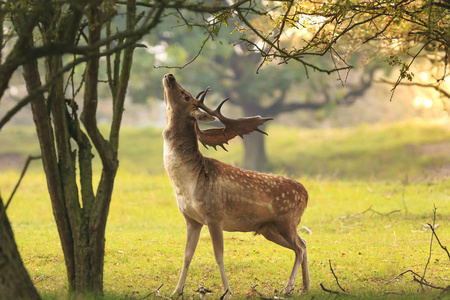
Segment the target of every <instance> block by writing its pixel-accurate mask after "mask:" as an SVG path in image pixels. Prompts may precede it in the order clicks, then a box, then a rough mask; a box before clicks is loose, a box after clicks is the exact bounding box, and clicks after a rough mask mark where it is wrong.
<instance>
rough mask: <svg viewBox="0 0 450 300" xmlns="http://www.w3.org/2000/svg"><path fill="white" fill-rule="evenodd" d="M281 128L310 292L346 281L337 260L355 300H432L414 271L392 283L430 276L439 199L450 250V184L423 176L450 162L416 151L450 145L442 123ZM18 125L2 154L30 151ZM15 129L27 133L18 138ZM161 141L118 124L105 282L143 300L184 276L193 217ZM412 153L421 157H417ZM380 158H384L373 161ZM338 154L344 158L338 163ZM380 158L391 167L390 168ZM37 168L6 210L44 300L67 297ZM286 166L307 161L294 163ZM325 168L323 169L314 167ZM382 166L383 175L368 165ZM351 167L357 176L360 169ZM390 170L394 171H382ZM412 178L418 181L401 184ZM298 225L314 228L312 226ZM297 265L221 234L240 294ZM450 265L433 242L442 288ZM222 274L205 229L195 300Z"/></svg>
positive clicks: (111, 290) (9, 180)
mask: <svg viewBox="0 0 450 300" xmlns="http://www.w3.org/2000/svg"><path fill="white" fill-rule="evenodd" d="M7 129H8V128H7ZM280 129H281V128H275V127H274V128H273V129H272V130H273V131H272V132H270V130H269V134H270V137H271V138H272V139H273V141H272V140H271V143H270V145H269V149H268V152H269V154H270V153H271V152H272V153H273V151H274V149H277V147H278V149H279V152H282V155H277V156H276V157H275V156H271V157H273V164H274V166H275V167H276V168H278V169H279V170H281V171H282V172H284V173H291V174H294V176H295V178H296V179H298V180H299V181H301V182H302V183H303V184H304V185H305V186H306V187H307V189H308V191H309V194H310V202H309V204H308V209H307V210H306V213H305V215H304V217H303V220H302V223H301V225H300V227H299V233H300V235H301V236H302V237H303V238H305V239H306V241H307V243H308V257H309V266H310V275H311V284H312V290H311V292H310V294H309V295H308V296H307V298H312V297H314V298H329V297H330V294H328V293H326V292H324V291H323V290H322V289H321V287H320V283H323V284H324V285H325V286H326V287H327V288H330V289H333V290H337V289H338V288H337V286H336V284H335V279H334V277H333V274H332V273H331V271H330V268H329V261H330V260H331V263H332V265H333V269H334V271H335V273H336V275H337V276H338V278H339V282H340V283H341V285H342V286H343V287H344V289H346V290H347V291H348V292H349V293H351V294H353V295H357V296H358V297H364V298H365V297H367V298H385V297H387V296H389V297H395V298H402V297H404V298H424V299H428V298H434V297H435V296H436V295H437V294H438V293H439V291H435V290H430V289H428V288H426V289H425V292H422V291H421V290H420V287H419V285H418V284H417V283H416V282H413V281H412V277H411V275H409V274H408V275H405V276H403V277H400V278H398V279H396V280H395V281H393V282H391V283H388V282H389V281H390V280H391V279H392V278H394V277H395V276H396V275H398V274H399V273H401V272H403V271H406V270H408V269H411V270H414V271H415V272H417V273H419V274H422V273H423V270H424V267H425V264H426V262H427V259H428V257H429V253H430V239H431V232H430V231H429V230H426V227H424V226H423V225H422V223H423V224H426V223H431V222H433V206H434V205H436V207H438V209H437V218H436V223H438V224H439V225H440V226H439V228H438V229H437V234H438V235H439V237H440V239H441V241H442V242H443V244H444V245H447V246H450V228H449V226H448V224H450V180H443V179H440V178H433V179H432V180H431V179H426V180H424V178H425V177H421V176H420V175H421V174H422V171H423V170H431V169H432V168H433V167H435V166H437V165H439V164H446V163H447V160H446V159H447V158H446V157H444V156H439V155H438V156H430V155H429V154H427V153H420V150H418V149H420V147H421V146H422V145H426V144H427V145H429V144H432V143H443V142H447V141H450V132H449V131H448V130H447V129H445V128H443V126H440V125H438V124H426V123H414V122H410V123H398V124H394V125H390V126H388V125H377V126H371V127H369V126H361V127H358V128H349V129H333V130H330V129H326V130H325V129H320V130H306V129H302V130H299V129H286V128H283V130H282V134H279V135H276V134H274V132H275V130H280ZM8 130H9V129H8ZM14 130H17V132H15V134H14V135H8V133H7V132H8V131H7V130H5V132H2V134H0V145H4V143H2V142H3V141H1V139H2V138H3V139H5V138H6V137H5V136H8V137H9V141H11V143H12V144H13V145H15V146H14V147H10V146H7V150H4V149H6V148H1V149H0V152H7V151H9V152H11V151H15V150H16V149H17V150H18V151H22V153H23V154H26V151H27V149H31V150H33V151H34V150H35V148H34V146H30V148H27V147H26V146H24V145H22V144H23V143H24V141H27V140H28V141H29V140H31V136H32V131H30V132H31V133H29V134H30V136H29V137H30V139H26V138H25V140H24V136H23V135H19V133H18V132H20V129H18V128H14ZM27 130H28V129H26V130H25V132H26V131H27ZM411 132H413V133H416V134H417V135H414V134H413V133H411ZM271 133H272V134H271ZM22 134H24V133H22ZM355 135H357V136H355ZM16 136H20V137H21V140H20V141H16V140H15V137H16ZM25 136H26V135H25ZM358 136H359V137H358ZM362 137H364V138H362ZM161 148H162V144H161V138H160V131H158V130H154V129H138V130H137V129H125V130H124V131H123V132H122V144H121V155H122V156H121V171H120V172H119V174H118V176H117V183H116V187H115V193H114V199H113V202H112V205H111V211H110V215H109V219H108V225H107V234H106V255H105V274H104V280H105V283H104V284H105V287H104V289H105V293H106V295H107V297H108V298H110V299H124V298H132V299H140V298H142V297H144V296H146V295H148V294H150V293H152V292H153V291H155V289H156V288H158V287H159V286H160V285H161V284H162V283H163V284H164V285H163V286H162V287H161V289H160V292H161V293H162V294H163V295H167V296H168V295H169V294H170V293H171V292H172V290H173V289H174V288H175V285H176V283H177V280H178V275H179V271H180V268H181V264H182V253H183V248H184V239H185V224H184V221H183V219H182V217H181V215H180V213H179V212H178V210H177V207H176V204H175V200H174V196H173V190H172V187H171V184H170V181H169V179H168V178H167V176H166V175H165V174H164V173H163V172H162V169H160V168H161V166H162V162H161V157H162V149H161ZM228 149H229V151H230V152H229V153H225V152H223V151H222V152H217V153H213V154H214V155H215V156H218V157H219V158H220V159H222V160H226V161H231V159H233V158H235V157H236V153H240V152H241V151H242V150H241V149H240V144H239V143H234V144H233V145H231V146H230V147H228ZM411 149H415V150H411ZM408 151H413V152H414V153H415V154H414V155H413V157H411V152H408ZM210 153H211V151H210V152H208V155H209V154H210ZM347 153H351V154H347ZM388 154H390V155H391V156H392V157H393V158H392V157H391V156H388ZM377 157H386V158H383V159H378V160H376V161H373V160H374V159H375V158H377ZM308 159H309V160H311V161H308ZM335 159H337V160H338V161H337V162H334V160H335ZM384 159H386V160H387V161H390V162H391V163H390V164H387V165H385V161H386V160H384ZM316 160H317V161H316ZM320 160H321V161H320ZM136 162H139V163H136ZM339 162H341V163H339ZM33 164H34V166H33V168H32V169H31V170H30V172H28V173H27V175H26V177H25V179H24V180H23V183H22V185H21V187H20V189H19V191H18V192H17V194H16V196H15V198H14V200H13V202H12V204H11V206H10V208H9V209H8V216H9V218H10V220H11V222H12V224H13V228H14V232H15V236H16V240H17V243H18V245H19V249H20V252H21V255H22V258H23V260H24V263H25V265H26V267H27V268H28V270H29V273H30V276H31V277H32V278H33V280H34V282H35V284H36V287H37V288H38V290H39V292H41V293H42V294H43V295H44V298H45V299H65V298H66V297H67V285H66V278H65V270H64V269H65V267H64V259H63V256H62V252H61V247H60V244H59V238H58V234H57V231H56V228H55V225H54V221H53V216H52V213H51V204H50V201H49V198H48V194H47V190H46V183H45V176H44V175H43V173H42V171H41V170H40V168H39V164H37V163H36V162H33ZM289 164H293V165H296V166H301V169H296V168H295V169H288V166H289ZM378 165H379V166H378ZM318 166H322V168H319V170H317V169H316V168H317V167H318ZM375 167H377V168H379V170H380V171H371V170H368V169H370V168H375ZM158 170H160V171H158ZM308 170H310V171H308ZM352 170H356V171H355V172H356V174H354V175H352V174H351V172H352ZM383 170H386V174H387V175H386V176H380V175H382V174H384V173H383ZM319 171H320V172H319ZM295 174H298V175H295ZM300 174H302V175H300ZM346 174H347V175H346ZM405 174H408V175H409V176H410V177H415V179H414V180H409V181H405V180H404V177H405ZM18 176H19V171H17V170H9V171H3V172H1V173H0V188H1V193H2V195H3V197H4V198H7V196H8V195H9V193H10V191H11V190H12V188H13V186H14V184H15V183H16V181H17V178H18ZM380 177H381V178H380ZM381 179H384V180H381ZM387 179H389V180H387ZM369 207H371V208H372V209H373V210H375V211H377V212H380V213H383V214H386V213H389V212H392V211H397V210H399V212H394V213H392V214H389V215H386V216H381V215H379V214H377V213H374V212H372V211H368V212H366V213H364V214H359V213H361V212H363V211H365V210H367V209H368V208H369ZM302 226H305V227H307V228H308V229H310V230H311V232H312V233H311V234H308V232H307V231H306V230H305V229H303V228H302ZM292 264H293V253H292V252H291V251H290V250H287V249H283V248H281V247H279V246H277V245H275V244H273V243H270V242H268V241H266V240H265V239H264V238H263V237H261V236H253V235H252V234H244V233H225V265H226V271H227V275H228V277H229V281H230V285H231V287H232V289H233V295H234V299H242V298H247V297H250V298H258V296H257V295H256V294H255V292H253V291H252V289H251V286H255V285H257V290H258V291H259V292H261V293H262V294H264V295H267V296H273V295H275V294H276V293H277V291H280V290H282V288H283V287H284V285H285V284H286V281H287V278H288V277H289V273H290V271H291V268H292ZM449 268H450V264H449V260H448V257H447V256H446V254H445V252H444V251H443V250H442V249H440V247H439V246H438V245H437V244H436V241H434V243H433V247H432V252H431V260H430V263H429V266H428V269H427V273H426V278H427V280H429V281H430V282H432V283H433V284H435V285H438V286H447V285H449V281H450V270H449ZM220 282H221V280H220V276H219V272H218V269H217V267H216V264H215V261H214V257H213V252H212V245H211V242H210V239H209V235H208V232H207V230H203V231H202V234H201V238H200V243H199V246H198V248H197V252H196V254H195V256H194V260H193V262H192V266H191V269H190V271H189V275H188V279H187V286H186V287H185V294H186V296H187V297H189V298H194V299H195V298H198V295H197V294H196V293H195V292H194V290H195V289H197V288H198V287H199V286H200V285H203V286H204V287H206V288H209V289H211V290H212V291H213V294H212V295H211V296H209V295H208V296H209V297H208V298H210V299H217V298H219V297H220V295H221V287H220ZM300 287H301V276H300V275H299V278H298V279H297V289H296V291H295V292H294V297H293V298H297V297H299V291H298V289H299V288H300ZM392 292H395V293H399V294H400V296H399V295H395V294H392ZM149 298H155V297H154V296H151V297H149Z"/></svg>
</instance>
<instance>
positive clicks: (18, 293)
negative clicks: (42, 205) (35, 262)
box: [0, 197, 41, 300]
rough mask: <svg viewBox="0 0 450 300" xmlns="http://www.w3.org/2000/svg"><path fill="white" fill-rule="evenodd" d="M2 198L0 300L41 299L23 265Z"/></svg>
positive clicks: (0, 204)
mask: <svg viewBox="0 0 450 300" xmlns="http://www.w3.org/2000/svg"><path fill="white" fill-rule="evenodd" d="M4 209H5V208H4V206H3V201H2V199H1V197H0V299H2V300H16V299H29V300H33V299H41V297H40V296H39V294H38V292H37V291H36V288H35V287H34V285H33V282H32V281H31V279H30V276H29V275H28V272H27V270H26V269H25V266H24V265H23V262H22V259H21V257H20V254H19V251H18V250H17V245H16V242H15V240H14V234H13V231H12V229H11V225H10V223H9V220H8V216H7V215H6V211H4Z"/></svg>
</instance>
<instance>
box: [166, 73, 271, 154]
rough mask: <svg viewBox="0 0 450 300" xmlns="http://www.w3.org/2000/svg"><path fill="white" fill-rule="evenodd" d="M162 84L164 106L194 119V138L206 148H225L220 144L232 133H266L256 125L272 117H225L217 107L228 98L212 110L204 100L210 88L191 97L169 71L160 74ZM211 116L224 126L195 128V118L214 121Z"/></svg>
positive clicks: (232, 135)
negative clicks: (163, 87) (165, 73)
mask: <svg viewBox="0 0 450 300" xmlns="http://www.w3.org/2000/svg"><path fill="white" fill-rule="evenodd" d="M163 84H164V86H165V87H166V88H165V97H164V99H165V103H166V107H167V109H168V110H170V109H171V110H173V111H174V112H175V113H180V115H187V116H190V117H191V118H193V119H194V120H195V121H194V122H195V128H196V133H197V138H198V140H199V141H200V142H201V143H202V144H203V146H205V147H206V148H208V147H207V146H211V147H213V148H214V149H216V147H217V146H220V147H222V148H223V149H224V150H225V151H226V150H227V149H226V148H225V146H224V144H228V141H229V140H231V139H233V138H235V137H236V136H240V137H241V138H243V135H244V134H248V133H251V132H253V131H258V132H260V133H263V134H266V135H267V133H265V132H264V131H262V130H261V129H259V128H258V127H259V126H260V125H262V124H264V123H265V122H267V121H269V120H273V119H272V118H262V117H261V116H254V117H247V118H238V119H230V118H227V117H225V116H224V115H223V114H222V113H221V111H220V110H221V108H222V106H223V104H224V103H225V102H226V101H227V100H228V99H229V98H227V99H225V100H223V101H222V102H221V103H220V104H219V106H217V108H216V109H214V110H212V109H210V108H209V107H207V106H206V105H205V103H204V102H205V97H206V94H207V93H208V92H209V91H210V88H209V87H208V88H206V89H205V90H204V91H202V92H200V93H199V94H198V95H197V97H195V98H194V97H193V96H192V95H191V94H190V93H189V92H187V91H186V90H185V89H183V88H182V87H181V85H180V84H179V83H178V82H177V81H176V80H175V77H174V76H173V75H172V74H167V75H165V76H164V79H163ZM199 97H200V98H199ZM214 117H216V118H217V119H219V121H220V122H222V124H224V125H225V127H223V128H213V129H206V130H201V129H200V128H199V126H198V123H197V122H198V121H200V122H212V121H214V120H215V118H214Z"/></svg>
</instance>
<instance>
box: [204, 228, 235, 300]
mask: <svg viewBox="0 0 450 300" xmlns="http://www.w3.org/2000/svg"><path fill="white" fill-rule="evenodd" d="M208 229H209V234H210V235H211V240H212V244H213V249H214V257H215V259H216V262H217V265H218V266H219V270H220V277H221V278H222V285H223V290H224V293H225V294H224V295H223V297H222V299H228V298H230V296H231V289H230V285H229V284H228V279H227V275H226V274H225V266H224V263H223V248H224V247H223V229H222V224H221V223H208Z"/></svg>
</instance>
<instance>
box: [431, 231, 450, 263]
mask: <svg viewBox="0 0 450 300" xmlns="http://www.w3.org/2000/svg"><path fill="white" fill-rule="evenodd" d="M427 225H428V226H429V227H430V228H431V231H432V232H433V235H434V237H435V238H436V241H437V242H438V244H439V246H441V248H442V249H443V250H444V251H445V252H447V256H448V259H449V260H450V253H449V252H448V249H447V246H444V245H442V243H441V241H440V240H439V237H438V236H437V234H436V231H434V226H433V225H431V224H429V223H427Z"/></svg>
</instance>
